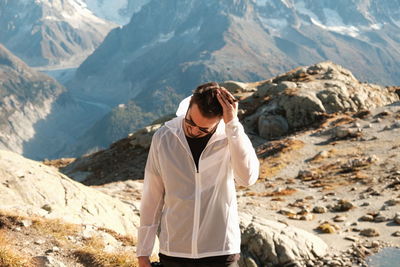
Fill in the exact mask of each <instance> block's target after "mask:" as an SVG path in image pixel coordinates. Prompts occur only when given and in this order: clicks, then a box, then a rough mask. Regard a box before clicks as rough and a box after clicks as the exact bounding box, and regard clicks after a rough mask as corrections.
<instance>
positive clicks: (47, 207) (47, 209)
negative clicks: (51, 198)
mask: <svg viewBox="0 0 400 267" xmlns="http://www.w3.org/2000/svg"><path fill="white" fill-rule="evenodd" d="M42 209H44V210H45V211H47V212H49V213H50V212H51V211H52V208H51V206H50V205H49V204H44V205H43V206H42Z"/></svg>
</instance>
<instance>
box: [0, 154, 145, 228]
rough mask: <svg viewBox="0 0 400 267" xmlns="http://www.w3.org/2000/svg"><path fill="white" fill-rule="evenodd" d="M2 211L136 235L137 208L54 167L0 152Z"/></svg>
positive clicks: (0, 197)
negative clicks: (75, 179)
mask: <svg viewBox="0 0 400 267" xmlns="http://www.w3.org/2000/svg"><path fill="white" fill-rule="evenodd" d="M0 210H11V211H14V212H17V213H19V214H20V215H24V216H31V215H39V216H43V217H45V218H61V219H63V220H64V221H66V222H70V223H76V224H93V225H96V226H98V227H105V228H108V229H111V230H114V231H115V232H117V233H120V234H123V235H127V234H129V235H133V236H135V235H136V229H137V226H138V225H139V216H138V208H137V207H136V205H135V204H133V203H128V204H126V203H123V202H121V201H120V200H118V199H115V198H112V197H111V196H109V195H106V194H104V193H102V192H100V191H98V190H96V189H94V188H90V187H87V186H85V185H82V184H80V183H78V182H76V181H74V180H72V179H70V178H69V177H67V176H65V175H63V174H61V173H60V172H58V170H57V169H56V168H54V167H50V166H46V165H44V164H42V163H40V162H37V161H33V160H29V159H26V158H24V157H22V156H20V155H18V154H16V153H13V152H10V151H4V150H0Z"/></svg>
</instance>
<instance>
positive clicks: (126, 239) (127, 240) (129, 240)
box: [98, 227, 137, 246]
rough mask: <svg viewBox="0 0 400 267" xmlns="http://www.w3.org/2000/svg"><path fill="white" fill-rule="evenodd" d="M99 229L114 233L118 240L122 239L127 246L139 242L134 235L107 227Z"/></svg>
mask: <svg viewBox="0 0 400 267" xmlns="http://www.w3.org/2000/svg"><path fill="white" fill-rule="evenodd" d="M98 229H99V230H101V231H103V232H106V233H108V234H110V235H112V236H113V237H114V238H115V239H116V240H118V241H120V242H121V243H122V244H124V245H125V246H136V244H137V240H136V238H134V237H133V236H129V235H120V234H118V233H117V232H115V231H113V230H111V229H107V228H103V227H99V228H98Z"/></svg>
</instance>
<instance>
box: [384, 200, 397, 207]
mask: <svg viewBox="0 0 400 267" xmlns="http://www.w3.org/2000/svg"><path fill="white" fill-rule="evenodd" d="M399 203H400V201H399V200H396V199H389V200H388V201H386V202H385V204H386V205H388V206H396V205H397V204H399Z"/></svg>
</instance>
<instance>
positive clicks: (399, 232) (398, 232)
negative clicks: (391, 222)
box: [392, 231, 400, 236]
mask: <svg viewBox="0 0 400 267" xmlns="http://www.w3.org/2000/svg"><path fill="white" fill-rule="evenodd" d="M392 236H400V231H396V232H394V233H393V234H392Z"/></svg>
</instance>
